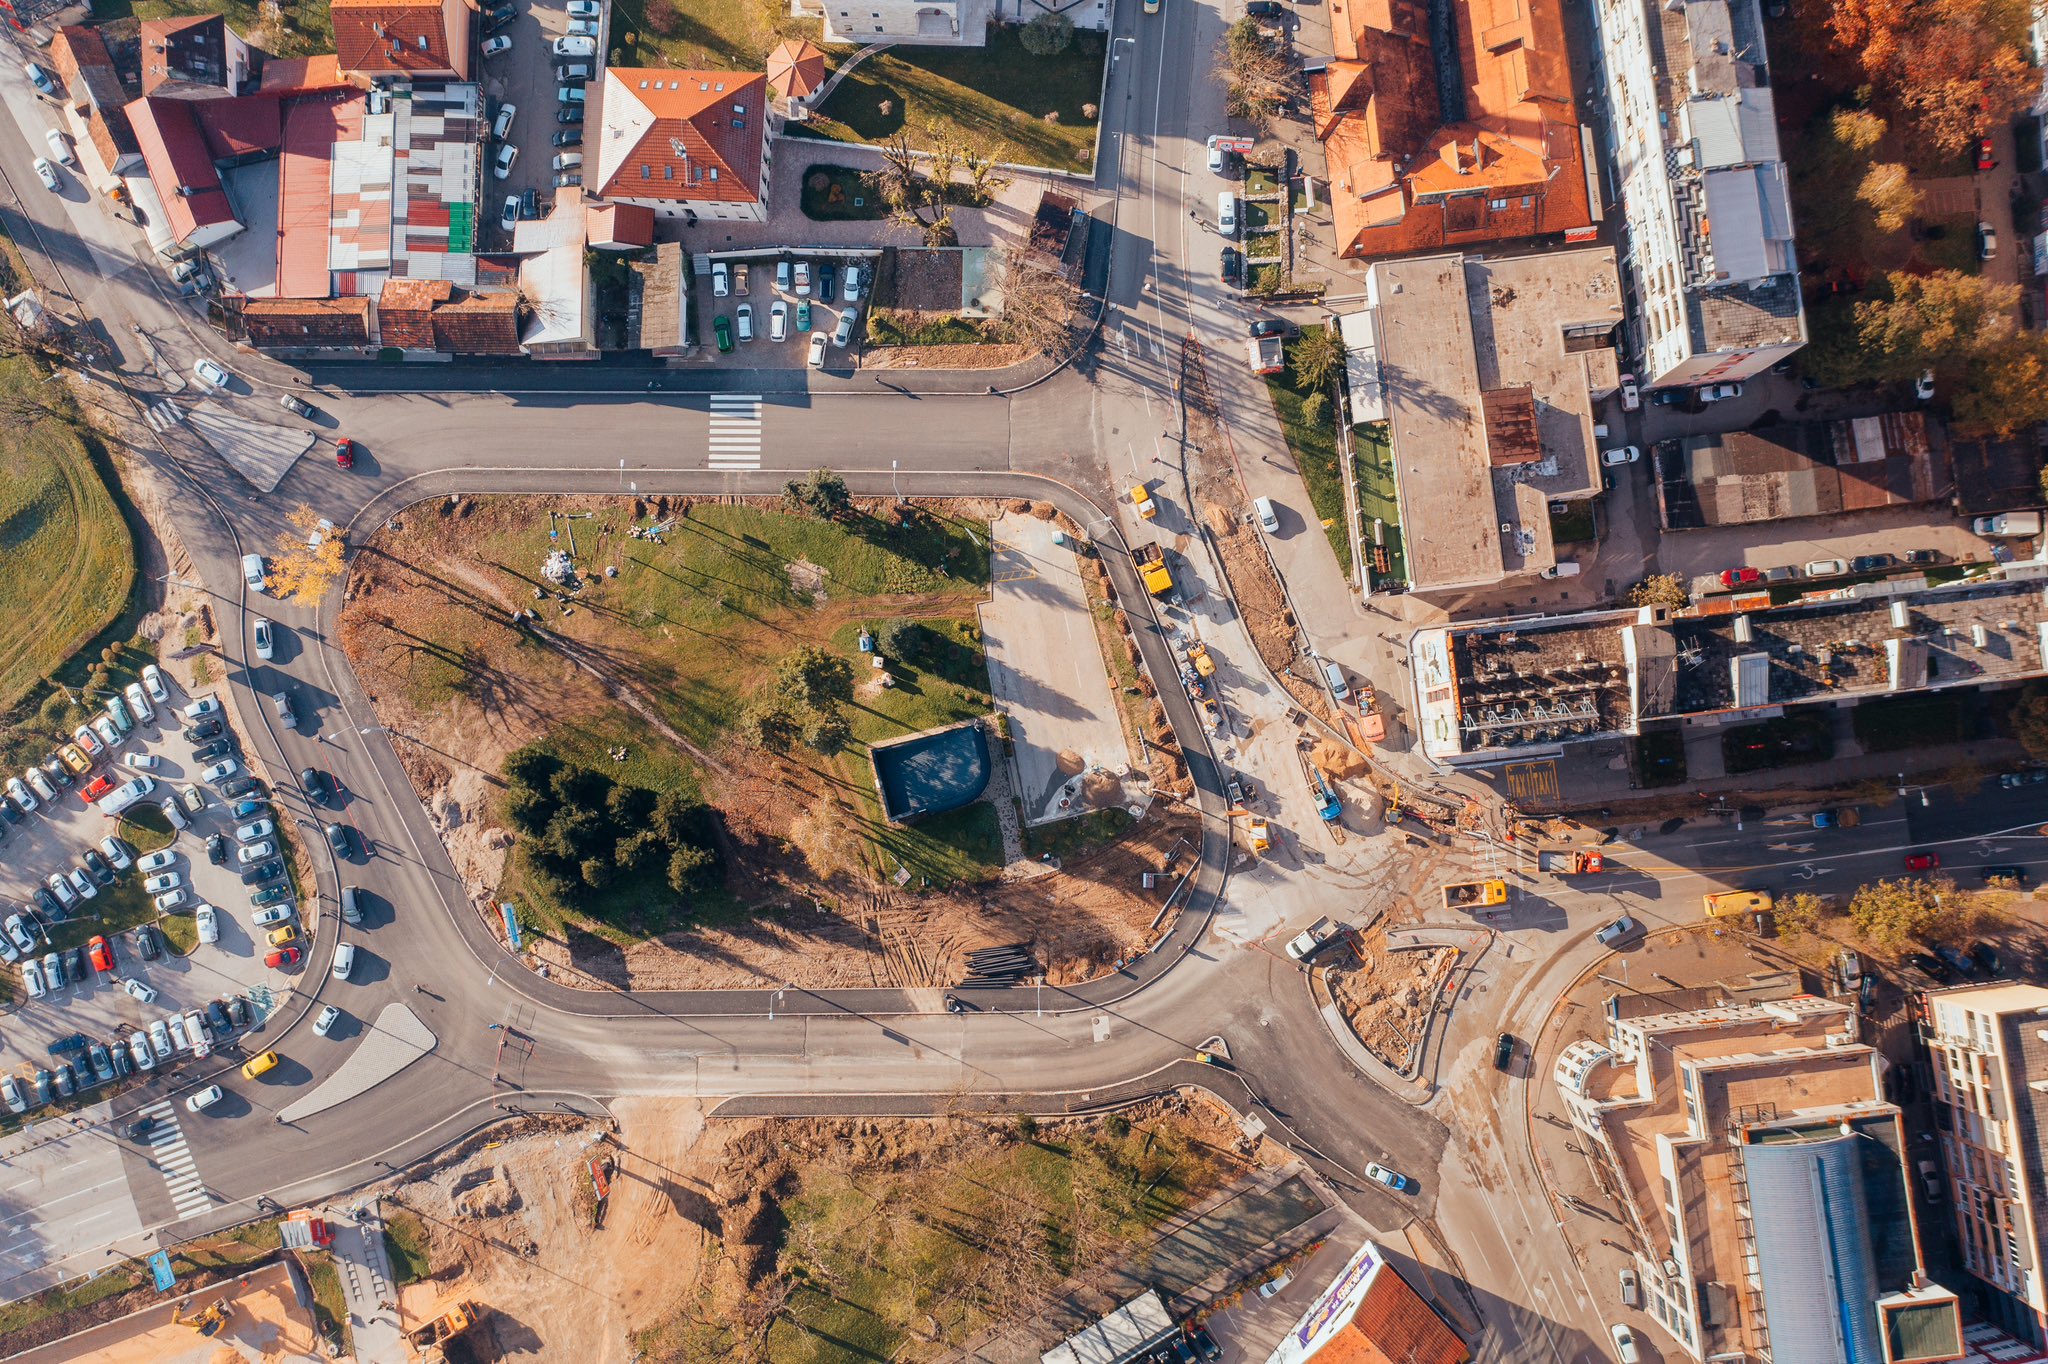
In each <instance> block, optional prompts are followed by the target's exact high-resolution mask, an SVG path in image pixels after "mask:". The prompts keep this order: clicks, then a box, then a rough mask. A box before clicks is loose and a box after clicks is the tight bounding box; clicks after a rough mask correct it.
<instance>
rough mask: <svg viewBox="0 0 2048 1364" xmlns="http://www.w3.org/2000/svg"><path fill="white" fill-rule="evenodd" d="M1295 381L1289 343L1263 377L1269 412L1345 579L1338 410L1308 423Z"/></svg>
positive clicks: (1347, 560)
mask: <svg viewBox="0 0 2048 1364" xmlns="http://www.w3.org/2000/svg"><path fill="white" fill-rule="evenodd" d="M1302 330H1303V332H1304V333H1306V332H1307V331H1309V330H1310V329H1309V328H1306V327H1305V328H1303V329H1302ZM1299 382H1300V381H1299V379H1298V377H1297V376H1296V374H1295V372H1294V350H1293V347H1291V346H1290V347H1288V351H1287V367H1286V368H1285V369H1283V370H1282V371H1281V372H1280V373H1278V374H1269V375H1267V376H1266V392H1267V394H1268V395H1270V396H1271V397H1272V399H1273V411H1274V413H1275V414H1276V415H1277V416H1278V417H1279V418H1280V430H1281V433H1282V434H1283V435H1284V436H1285V437H1286V438H1287V449H1288V451H1289V452H1290V453H1291V454H1292V455H1293V456H1294V463H1295V465H1296V466H1297V467H1298V468H1299V469H1300V470H1301V481H1302V483H1303V484H1305V485H1306V486H1307V488H1308V500H1309V505H1310V506H1312V507H1314V508H1315V514H1316V519H1317V520H1319V521H1321V522H1322V523H1323V532H1324V534H1326V535H1328V536H1329V537H1330V548H1331V549H1333V550H1335V551H1336V552H1337V563H1338V564H1339V565H1340V566H1341V567H1342V568H1343V570H1344V576H1345V577H1347V578H1348V577H1350V576H1351V542H1350V537H1349V536H1347V535H1346V534H1345V530H1344V473H1343V470H1342V469H1341V468H1339V467H1338V460H1339V458H1340V455H1339V453H1338V449H1337V426H1336V417H1335V415H1334V413H1335V411H1336V408H1335V405H1334V404H1325V406H1324V411H1323V417H1322V420H1321V421H1316V422H1311V421H1309V420H1308V418H1307V416H1306V414H1304V413H1303V411H1302V401H1303V399H1304V397H1305V396H1306V395H1305V394H1303V393H1302V391H1301V389H1300V388H1299V387H1297V384H1298V383H1299Z"/></svg>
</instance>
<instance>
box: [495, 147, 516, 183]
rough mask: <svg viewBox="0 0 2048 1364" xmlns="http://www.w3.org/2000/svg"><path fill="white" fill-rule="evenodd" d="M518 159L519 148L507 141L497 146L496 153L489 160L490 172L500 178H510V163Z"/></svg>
mask: <svg viewBox="0 0 2048 1364" xmlns="http://www.w3.org/2000/svg"><path fill="white" fill-rule="evenodd" d="M518 159H519V148H517V147H515V146H513V145H512V144H511V143H509V142H507V143H505V144H504V145H503V146H501V147H499V148H498V155H497V156H496V157H495V158H493V160H492V162H491V174H493V175H495V176H497V177H498V178H499V179H500V180H509V179H511V178H512V163H513V162H514V161H517V160H518Z"/></svg>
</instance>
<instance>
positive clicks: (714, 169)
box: [711, 166, 718, 183]
mask: <svg viewBox="0 0 2048 1364" xmlns="http://www.w3.org/2000/svg"><path fill="white" fill-rule="evenodd" d="M711 179H712V181H713V183H716V182H717V180H718V167H716V166H713V167H712V168H711Z"/></svg>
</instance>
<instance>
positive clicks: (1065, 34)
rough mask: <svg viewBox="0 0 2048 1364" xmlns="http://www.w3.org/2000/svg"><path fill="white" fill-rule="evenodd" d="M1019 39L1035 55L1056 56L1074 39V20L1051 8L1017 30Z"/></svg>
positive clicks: (1025, 48)
mask: <svg viewBox="0 0 2048 1364" xmlns="http://www.w3.org/2000/svg"><path fill="white" fill-rule="evenodd" d="M1017 41H1018V42H1020V43H1022V44H1023V45H1024V50H1025V51H1026V52H1029V53H1030V54H1031V55H1032V56H1034V57H1056V56H1058V55H1059V54H1060V53H1062V52H1065V51H1066V50H1067V48H1068V47H1069V46H1070V45H1072V43H1073V41H1074V21H1073V20H1072V19H1069V18H1068V17H1067V16H1066V15H1064V14H1057V13H1054V12H1053V11H1051V10H1047V11H1046V12H1045V13H1043V14H1040V15H1038V16H1036V17H1035V18H1033V19H1032V20H1031V22H1030V23H1028V24H1026V25H1024V27H1022V28H1021V29H1019V30H1018V31H1017Z"/></svg>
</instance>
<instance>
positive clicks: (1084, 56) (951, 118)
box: [693, 0, 1103, 173]
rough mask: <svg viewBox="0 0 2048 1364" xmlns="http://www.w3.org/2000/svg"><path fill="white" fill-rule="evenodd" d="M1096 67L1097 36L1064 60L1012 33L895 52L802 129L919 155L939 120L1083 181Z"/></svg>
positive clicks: (1098, 76) (1021, 161) (1008, 154)
mask: <svg viewBox="0 0 2048 1364" xmlns="http://www.w3.org/2000/svg"><path fill="white" fill-rule="evenodd" d="M701 2H702V0H693V3H701ZM1102 59H1103V38H1102V35H1101V34H1099V33H1093V32H1081V33H1076V34H1075V35H1074V42H1073V45H1072V46H1071V47H1069V48H1068V49H1067V50H1066V51H1065V52H1062V53H1059V54H1058V55H1056V56H1051V57H1036V56H1033V55H1032V54H1030V53H1028V52H1026V51H1025V50H1024V47H1023V44H1022V43H1021V42H1020V41H1019V39H1018V37H1017V31H1016V29H1014V28H1008V27H1004V28H992V29H990V30H989V35H988V44H987V46H985V47H978V48H977V47H963V48H948V47H896V48H892V49H890V50H889V51H887V52H883V53H880V54H879V55H877V56H873V57H870V58H868V59H867V60H866V61H865V62H863V63H861V65H860V66H859V67H857V68H856V69H855V70H854V72H853V73H852V74H851V75H849V76H848V77H847V78H846V79H845V80H844V81H841V82H840V84H839V88H838V89H836V90H834V91H833V92H832V96H831V98H830V99H827V100H826V101H825V103H824V105H823V106H822V107H821V108H820V109H819V111H818V114H817V116H816V117H814V118H812V119H810V120H809V121H807V122H806V123H804V124H801V125H798V126H800V127H801V128H802V129H803V130H804V132H805V133H806V134H807V135H810V136H819V137H825V138H830V139H832V140H835V141H840V142H870V143H876V142H883V141H886V140H887V139H889V138H890V137H892V136H893V135H895V134H896V133H897V132H899V131H903V132H907V133H908V135H909V137H910V141H911V143H912V144H913V145H916V144H918V143H920V142H922V141H923V140H925V137H924V133H925V125H926V123H927V122H928V121H931V120H937V121H938V122H939V123H940V124H941V125H943V126H945V127H947V128H949V129H951V130H954V131H956V132H958V133H962V134H965V135H967V136H969V137H978V138H980V139H982V140H984V141H986V142H987V143H988V144H989V145H990V146H991V147H992V148H993V149H994V150H995V153H996V156H997V158H998V159H999V160H1002V161H1007V162H1011V163H1013V164H1018V165H1027V166H1047V167H1051V168H1052V169H1055V170H1071V171H1081V172H1084V173H1085V172H1087V171H1088V170H1090V169H1091V168H1092V165H1093V162H1094V157H1095V129H1096V120H1095V119H1093V118H1089V117H1088V116H1086V115H1085V114H1084V113H1083V112H1082V106H1083V105H1088V106H1093V105H1094V104H1095V102H1096V101H1097V100H1098V99H1099V98H1101V93H1102ZM1098 112H1099V111H1098ZM1048 114H1050V115H1055V116H1056V117H1055V118H1054V119H1052V120H1048V118H1047V117H1046V116H1047V115H1048Z"/></svg>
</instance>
